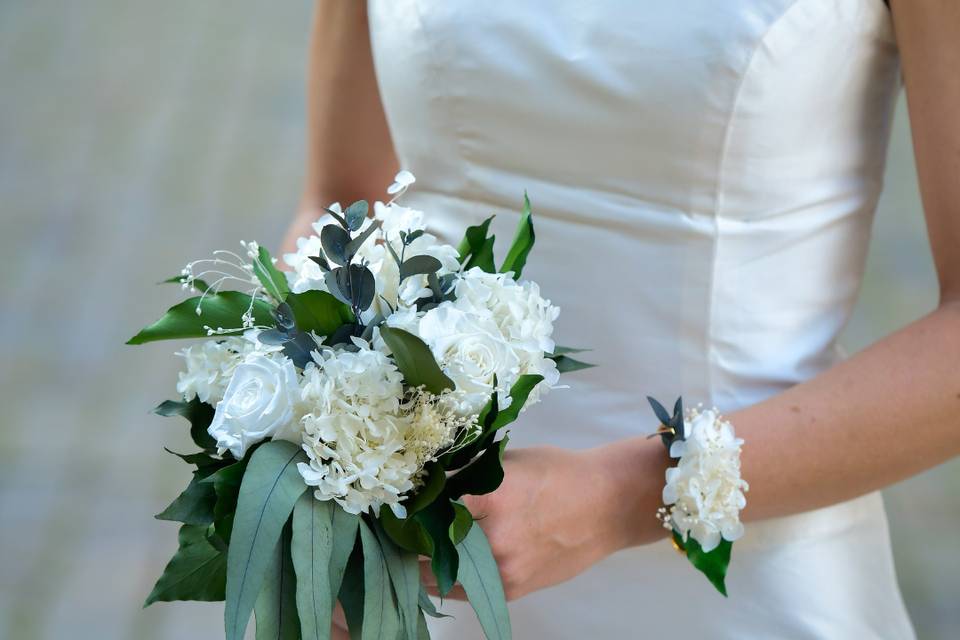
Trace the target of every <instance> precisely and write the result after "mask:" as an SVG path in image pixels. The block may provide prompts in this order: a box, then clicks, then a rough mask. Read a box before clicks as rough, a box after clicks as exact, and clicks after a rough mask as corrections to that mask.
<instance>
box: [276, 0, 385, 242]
mask: <svg viewBox="0 0 960 640" xmlns="http://www.w3.org/2000/svg"><path fill="white" fill-rule="evenodd" d="M309 55H310V59H309V63H308V65H307V69H308V71H307V74H308V75H307V107H308V108H307V131H308V133H307V170H306V178H305V180H304V187H303V195H302V197H301V199H300V206H299V209H298V212H297V216H296V218H295V219H294V221H293V224H292V225H291V227H290V230H289V231H288V232H287V236H286V239H285V240H284V243H283V251H284V252H287V251H294V250H295V248H296V247H295V244H294V243H295V242H296V239H297V238H298V237H300V236H303V235H309V234H310V233H311V230H310V223H312V222H314V221H315V220H316V219H317V218H318V217H319V216H320V214H321V213H323V207H325V206H326V205H328V204H330V203H331V202H333V201H335V200H340V201H342V202H343V203H344V206H346V204H349V203H350V202H353V201H355V200H374V199H376V197H378V196H379V195H381V194H382V192H383V189H384V187H385V186H386V185H388V184H390V182H391V181H392V180H393V176H394V175H395V174H396V173H397V169H398V165H397V159H396V155H395V154H394V150H393V143H392V141H391V140H390V131H389V129H388V128H387V119H386V116H385V115H384V113H383V107H382V105H381V102H380V92H379V89H378V88H377V78H376V73H375V71H374V68H373V56H372V52H371V49H370V31H369V28H368V26H367V3H366V2H360V1H353V0H327V1H324V0H317V3H316V7H315V11H314V19H313V29H312V35H311V38H310V54H309Z"/></svg>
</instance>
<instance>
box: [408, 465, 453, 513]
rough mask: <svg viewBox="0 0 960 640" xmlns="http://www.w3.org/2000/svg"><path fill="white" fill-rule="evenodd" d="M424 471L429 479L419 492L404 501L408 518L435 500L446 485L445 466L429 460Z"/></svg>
mask: <svg viewBox="0 0 960 640" xmlns="http://www.w3.org/2000/svg"><path fill="white" fill-rule="evenodd" d="M423 473H424V475H426V477H427V479H426V480H425V481H424V483H423V485H422V486H421V487H420V488H419V489H417V492H416V493H415V494H414V495H413V496H412V497H410V498H409V499H408V500H407V501H406V502H405V503H404V506H405V507H406V509H407V517H408V518H409V517H410V516H412V515H414V514H416V513H417V512H418V511H420V510H421V509H423V508H424V507H426V506H427V505H428V504H430V503H431V502H433V501H434V500H435V499H436V498H437V496H439V495H440V493H441V492H442V491H443V488H444V486H445V485H446V482H447V474H446V472H445V471H444V469H443V467H442V466H441V465H439V464H437V463H436V462H428V463H427V464H426V465H425V466H424V468H423Z"/></svg>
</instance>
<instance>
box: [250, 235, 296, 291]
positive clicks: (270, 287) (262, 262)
mask: <svg viewBox="0 0 960 640" xmlns="http://www.w3.org/2000/svg"><path fill="white" fill-rule="evenodd" d="M253 274H254V275H255V276H257V279H258V280H260V284H262V285H263V288H264V289H265V290H266V292H267V293H269V294H270V296H271V297H273V299H274V300H276V301H277V302H283V300H284V298H286V297H287V294H288V293H290V287H289V285H288V284H287V278H286V276H284V275H283V274H282V273H280V270H279V269H277V268H276V267H275V266H274V264H273V258H272V257H271V256H270V252H269V251H267V250H266V249H265V248H264V247H260V250H259V251H258V253H257V259H256V260H254V261H253Z"/></svg>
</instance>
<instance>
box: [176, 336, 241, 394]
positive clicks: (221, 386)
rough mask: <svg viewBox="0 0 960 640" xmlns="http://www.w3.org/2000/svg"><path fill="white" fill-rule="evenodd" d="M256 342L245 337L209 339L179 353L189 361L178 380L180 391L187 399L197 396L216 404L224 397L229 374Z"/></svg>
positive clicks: (186, 362) (178, 390)
mask: <svg viewBox="0 0 960 640" xmlns="http://www.w3.org/2000/svg"><path fill="white" fill-rule="evenodd" d="M255 347H256V345H255V344H254V343H253V342H251V341H250V340H248V339H246V338H243V337H229V338H221V339H219V340H207V341H206V342H202V343H200V344H195V345H191V346H189V347H186V348H184V349H183V350H181V351H178V352H177V355H178V356H181V357H182V358H183V359H184V361H185V364H186V370H185V371H181V372H180V375H179V377H178V381H177V392H178V393H180V394H181V395H182V396H183V399H184V400H191V399H192V398H194V397H197V398H198V399H199V400H200V401H201V402H206V403H208V404H211V405H216V404H217V403H218V402H220V400H221V399H222V398H223V392H224V391H226V389H227V384H229V382H230V376H232V375H233V372H234V370H235V369H236V368H237V365H239V364H240V363H241V362H242V361H243V359H244V358H245V357H246V356H247V354H249V353H251V352H252V351H253V350H254V349H255Z"/></svg>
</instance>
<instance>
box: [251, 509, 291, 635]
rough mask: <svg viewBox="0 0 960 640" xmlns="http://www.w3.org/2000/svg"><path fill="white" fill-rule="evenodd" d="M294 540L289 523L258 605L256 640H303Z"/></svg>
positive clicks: (271, 562)
mask: <svg viewBox="0 0 960 640" xmlns="http://www.w3.org/2000/svg"><path fill="white" fill-rule="evenodd" d="M290 537H291V534H290V524H289V523H287V525H286V526H285V527H284V530H283V533H282V535H281V536H280V540H279V541H278V542H277V545H276V548H275V549H274V552H273V555H272V556H271V560H270V564H269V566H268V567H267V571H266V574H265V577H264V581H263V588H262V589H261V590H260V595H259V596H257V602H256V604H255V605H254V614H255V615H256V619H257V633H256V640H300V618H299V616H298V615H297V601H296V591H297V578H296V576H295V575H294V571H293V562H292V561H291V559H290Z"/></svg>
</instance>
